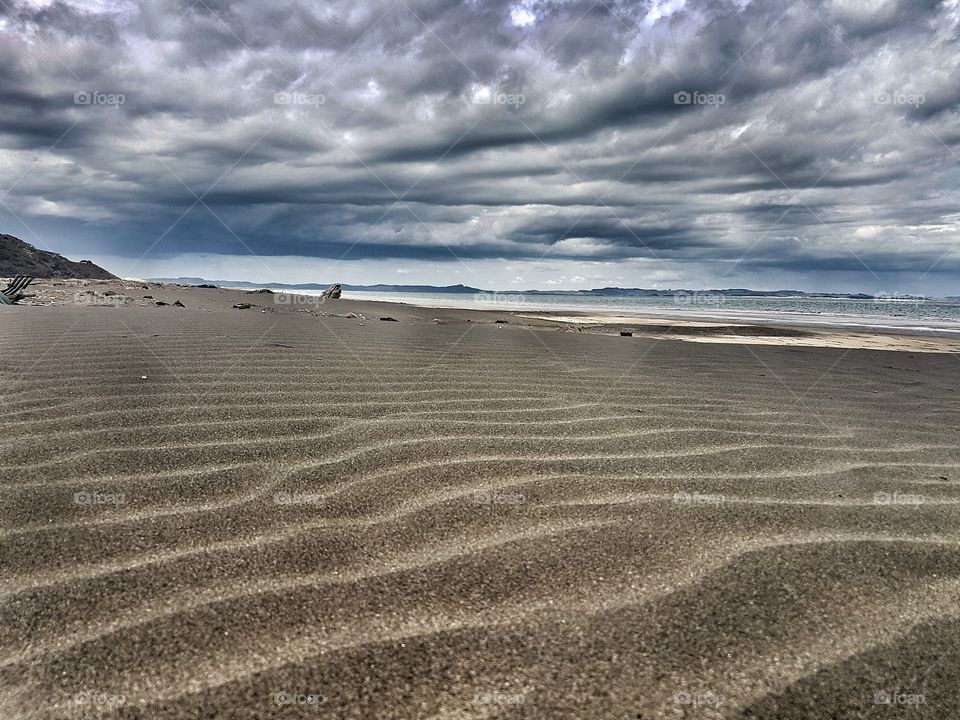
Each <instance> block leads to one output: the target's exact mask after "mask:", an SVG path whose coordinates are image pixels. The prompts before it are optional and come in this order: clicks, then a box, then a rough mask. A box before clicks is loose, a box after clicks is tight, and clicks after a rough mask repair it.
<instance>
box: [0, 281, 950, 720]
mask: <svg viewBox="0 0 960 720" xmlns="http://www.w3.org/2000/svg"><path fill="white" fill-rule="evenodd" d="M118 287H121V288H122V287H123V284H122V283H120V284H118ZM151 292H152V294H154V295H155V296H156V297H157V298H158V299H160V298H161V297H163V298H164V299H166V298H167V296H169V299H170V300H172V299H182V300H183V302H184V304H185V305H186V308H172V307H163V308H158V307H147V306H146V305H144V304H139V305H137V304H133V305H129V306H124V307H116V308H113V307H103V308H101V307H77V306H60V307H16V308H2V309H0V332H2V333H3V339H4V343H5V346H6V347H7V348H8V350H7V351H6V352H5V353H4V355H3V356H2V357H0V387H2V391H3V397H4V408H5V414H6V417H7V419H8V422H7V423H6V424H5V426H4V434H3V436H2V437H0V484H2V489H3V493H2V500H0V518H2V524H0V648H2V653H0V717H2V718H85V717H98V718H99V717H103V718H154V717H156V718H197V717H229V718H263V717H273V716H284V717H305V718H306V717H311V718H313V717H328V718H373V717H376V718H418V719H419V718H435V719H440V718H444V719H446V718H492V717H525V718H551V719H552V718H599V719H605V718H617V719H634V720H636V719H637V718H641V719H643V720H650V719H652V718H741V717H750V718H770V719H771V720H773V719H774V718H777V719H790V718H863V717H878V718H879V717H911V718H926V717H929V718H950V717H960V699H958V698H960V696H958V695H957V687H960V670H958V668H960V662H958V661H960V632H958V628H960V523H958V520H960V432H958V430H960V402H958V397H957V395H958V380H957V378H958V377H960V374H958V371H960V365H958V361H957V357H956V356H955V355H949V354H937V353H932V352H928V353H922V354H920V353H918V354H909V353H905V352H883V351H866V350H851V349H844V350H841V349H831V348H812V347H802V348H801V347H776V346H749V347H747V346H746V345H742V344H737V343H727V344H689V343H682V342H678V341H674V340H663V339H658V338H644V337H632V338H621V337H617V336H613V335H607V334H591V333H577V332H572V331H569V330H564V329H557V328H556V327H555V323H551V321H550V320H549V319H547V320H530V321H529V323H527V322H526V321H524V320H523V319H521V318H518V317H517V316H513V315H507V314H505V313H474V312H469V311H454V310H430V309H428V308H413V307H404V306H397V305H393V306H390V305H385V304H375V303H359V302H351V301H337V302H335V303H329V304H324V305H323V306H320V307H317V308H314V311H313V312H298V308H297V307H296V306H291V305H287V306H284V307H278V306H274V305H272V304H271V302H270V300H269V297H267V299H264V298H263V297H260V296H257V297H256V298H255V302H257V303H259V305H260V307H256V308H252V309H251V310H248V311H240V310H234V309H232V308H231V305H232V304H233V303H234V302H236V301H237V300H239V299H243V298H246V300H247V301H249V300H250V298H251V297H254V296H249V295H246V296H244V295H243V294H242V293H239V292H236V291H226V290H199V289H187V288H169V287H167V288H161V289H157V288H152V289H151ZM131 294H133V293H132V292H131ZM140 294H141V295H142V294H143V291H140ZM260 310H263V312H260ZM322 313H324V314H322ZM348 313H357V314H363V315H364V316H365V318H366V319H361V318H356V317H355V318H347V317H342V316H343V315H347V314H348ZM387 314H389V315H390V316H392V317H395V318H397V319H398V320H399V322H396V323H385V322H377V321H376V318H377V317H378V316H380V315H387ZM434 318H438V319H440V320H441V322H440V323H434V322H433V319H434ZM500 318H509V319H510V322H509V324H506V325H504V324H495V323H494V322H493V320H494V319H500Z"/></svg>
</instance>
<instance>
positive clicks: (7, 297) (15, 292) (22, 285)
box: [0, 275, 33, 305]
mask: <svg viewBox="0 0 960 720" xmlns="http://www.w3.org/2000/svg"><path fill="white" fill-rule="evenodd" d="M32 282H33V278H32V277H30V276H28V275H17V276H16V277H15V278H14V279H13V280H11V281H10V283H9V284H8V285H7V286H6V287H5V288H4V289H3V290H0V305H13V304H14V303H15V302H17V300H19V299H20V298H22V297H23V291H24V290H26V289H27V285H29V284H30V283H32Z"/></svg>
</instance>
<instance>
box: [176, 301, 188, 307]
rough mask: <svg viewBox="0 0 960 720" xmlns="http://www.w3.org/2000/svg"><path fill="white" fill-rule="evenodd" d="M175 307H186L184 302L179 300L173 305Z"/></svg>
mask: <svg viewBox="0 0 960 720" xmlns="http://www.w3.org/2000/svg"><path fill="white" fill-rule="evenodd" d="M173 306H174V307H186V305H184V304H183V303H182V302H180V301H179V300H177V301H176V302H174V303H173Z"/></svg>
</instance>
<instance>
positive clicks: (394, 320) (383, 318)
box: [380, 315, 397, 322]
mask: <svg viewBox="0 0 960 720" xmlns="http://www.w3.org/2000/svg"><path fill="white" fill-rule="evenodd" d="M380 319H381V320H383V321H385V322H397V319H396V318H392V317H390V316H389V315H387V316H385V317H382V318H380Z"/></svg>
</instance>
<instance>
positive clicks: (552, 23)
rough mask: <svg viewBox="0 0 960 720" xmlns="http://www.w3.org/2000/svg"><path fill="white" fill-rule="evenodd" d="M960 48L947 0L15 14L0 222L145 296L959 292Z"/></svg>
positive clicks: (365, 1)
mask: <svg viewBox="0 0 960 720" xmlns="http://www.w3.org/2000/svg"><path fill="white" fill-rule="evenodd" d="M958 33H960V6H958V3H957V2H956V1H952V2H933V1H931V0H901V1H895V0H886V1H884V0H798V1H797V2H783V1H782V0H776V1H770V0H754V1H752V2H751V1H749V0H746V1H745V0H730V1H728V0H686V1H684V0H652V1H648V2H635V1H632V2H613V1H612V0H611V1H607V0H602V1H596V0H571V1H552V2H538V1H536V0H533V1H531V0H522V1H520V2H516V1H515V2H487V1H483V2H481V1H479V0H473V1H468V2H450V1H449V0H430V1H415V0H393V1H390V0H384V1H380V0H361V1H360V2H356V1H351V2H329V3H323V4H316V3H300V2H288V1H285V2H278V1H276V0H256V1H254V0H239V1H232V2H225V1H224V0H196V1H195V2H188V1H187V0H183V1H181V2H178V1H175V0H143V1H141V2H136V3H133V2H126V1H125V0H78V1H77V2H65V1H64V2H59V1H58V2H46V1H31V2H19V3H15V2H11V0H3V2H0V37H2V43H0V167H2V169H3V174H2V180H0V221H2V227H0V230H2V231H3V232H8V233H11V234H14V235H19V236H20V237H23V238H24V239H25V240H28V241H30V242H33V243H34V244H36V245H38V246H41V247H45V248H50V249H54V250H57V251H59V252H63V253H65V254H68V255H71V256H75V257H90V258H93V259H95V260H97V261H99V262H102V263H105V264H106V265H107V266H108V267H109V268H110V269H111V270H113V271H114V272H118V273H120V274H124V275H136V276H146V275H180V274H182V275H198V274H202V273H205V274H207V275H208V276H210V274H211V273H218V274H219V277H233V278H237V279H259V280H262V281H269V280H293V281H296V280H321V281H326V280H331V281H332V280H339V281H343V282H414V281H416V282H433V283H437V284H446V283H447V282H465V283H468V284H480V285H483V286H486V287H501V288H506V287H513V288H516V287H590V286H603V285H614V284H616V285H629V286H642V287H680V286H686V287H697V286H700V287H721V286H744V285H751V286H753V287H773V286H777V287H785V286H786V287H796V288H799V289H838V290H865V291H880V292H925V293H929V294H953V295H960V289H958V287H957V284H956V279H957V277H958V275H957V273H958V272H960V244H958V240H960V230H958V220H960V202H958V201H960V164H958V160H960V123H958V107H960V84H958V82H957V78H958V77H960V68H958V65H960V42H958ZM251 260H255V262H251ZM397 273H400V274H402V275H403V279H402V280H401V279H400V278H399V277H398V276H397Z"/></svg>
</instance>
